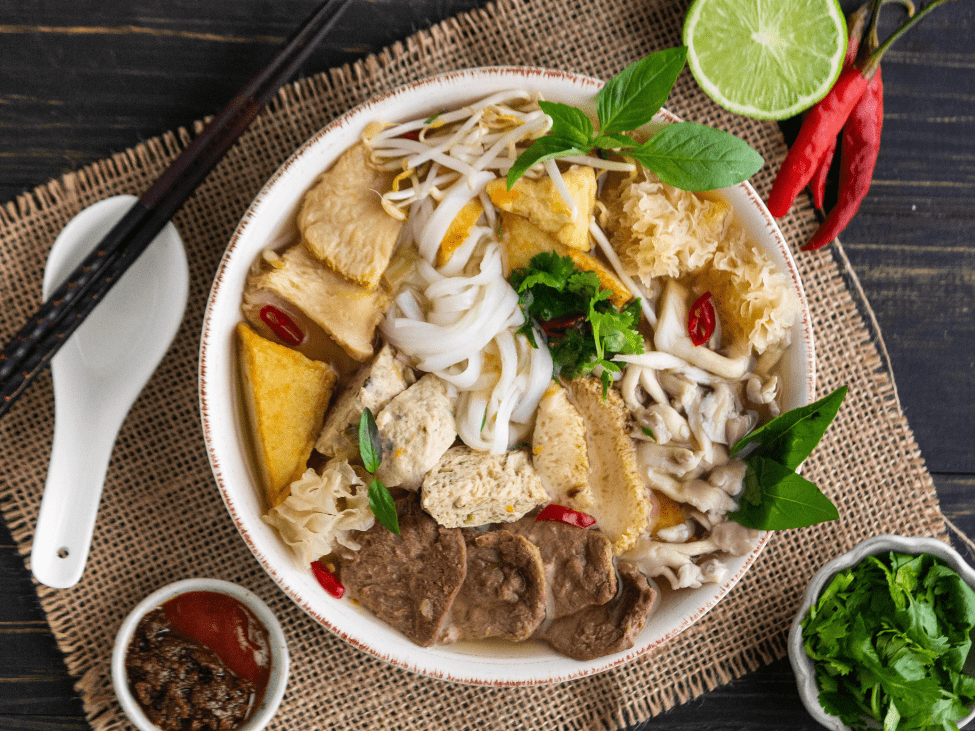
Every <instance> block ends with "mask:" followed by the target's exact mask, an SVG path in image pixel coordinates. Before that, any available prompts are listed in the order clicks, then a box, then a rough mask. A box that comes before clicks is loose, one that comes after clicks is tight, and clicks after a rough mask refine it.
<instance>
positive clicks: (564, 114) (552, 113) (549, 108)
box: [538, 101, 596, 149]
mask: <svg viewBox="0 0 975 731" xmlns="http://www.w3.org/2000/svg"><path fill="white" fill-rule="evenodd" d="M538 106H540V107H541V108H542V111H543V112H545V114H547V115H548V116H549V117H551V119H552V129H551V130H550V131H549V135H551V136H552V137H559V138H560V139H563V140H570V141H572V142H573V143H575V144H576V145H577V146H578V147H579V148H581V149H589V148H590V147H591V146H592V142H593V138H594V137H595V136H596V130H595V128H594V127H593V126H592V120H591V119H589V116H588V115H587V114H586V113H585V112H583V111H582V110H581V109H578V108H576V107H571V106H569V105H568V104H562V103H560V102H546V101H540V102H538Z"/></svg>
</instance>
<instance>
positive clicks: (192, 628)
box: [162, 591, 271, 698]
mask: <svg viewBox="0 0 975 731" xmlns="http://www.w3.org/2000/svg"><path fill="white" fill-rule="evenodd" d="M162 607H163V611H164V612H165V614H166V619H167V621H168V622H169V628H170V631H171V632H172V633H173V634H176V635H179V636H180V637H183V638H184V639H187V640H193V641H194V642H197V643H199V644H201V645H203V646H204V647H208V648H210V649H211V650H213V651H214V652H215V653H216V655H217V657H219V658H220V659H221V660H222V661H223V663H224V665H226V666H227V669H228V670H230V672H232V673H233V674H234V675H236V676H237V677H239V678H243V679H244V680H247V681H250V682H251V683H253V684H254V686H255V687H256V691H257V697H258V698H260V697H261V695H263V693H264V689H265V688H266V687H267V680H268V676H269V675H270V672H271V645H270V640H269V638H268V634H267V630H266V629H265V628H264V625H263V624H261V622H260V620H259V619H258V618H257V617H256V616H254V613H253V612H251V611H250V610H249V609H248V608H247V607H245V606H244V605H243V604H241V603H240V602H239V601H237V600H236V599H234V598H233V597H231V596H227V595H226V594H219V593H217V592H213V591H190V592H187V593H185V594H180V595H179V596H177V597H174V598H172V599H170V600H169V601H168V602H166V603H165V604H163V605H162Z"/></svg>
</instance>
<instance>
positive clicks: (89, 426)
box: [30, 359, 125, 589]
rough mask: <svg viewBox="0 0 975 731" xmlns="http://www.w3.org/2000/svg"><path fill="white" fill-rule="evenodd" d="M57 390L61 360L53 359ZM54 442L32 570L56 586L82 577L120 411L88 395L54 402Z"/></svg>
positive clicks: (34, 548) (38, 577)
mask: <svg viewBox="0 0 975 731" xmlns="http://www.w3.org/2000/svg"><path fill="white" fill-rule="evenodd" d="M53 366H54V367H53V372H54V373H53V374H54V378H55V384H54V387H55V392H57V390H58V385H59V379H58V374H59V369H58V362H57V359H55V361H54V363H53ZM55 408H56V411H57V418H56V419H55V426H54V445H53V447H52V448H51V465H50V467H49V469H48V473H47V484H46V485H45V487H44V497H43V498H42V499H41V510H40V513H39V514H38V516H37V527H36V528H35V530H34V542H33V546H32V547H31V554H30V560H31V571H32V572H33V574H34V577H35V578H36V579H37V580H38V581H40V582H41V583H42V584H46V585H47V586H52V587H54V588H56V589H66V588H68V587H69V586H74V585H75V584H77V583H78V581H79V580H80V579H81V575H82V573H84V570H85V563H86V561H87V559H88V550H89V548H90V547H91V539H92V534H93V533H94V531H95V518H96V516H97V515H98V503H99V502H100V500H101V494H102V487H103V486H104V484H105V473H106V471H107V470H108V461H109V458H110V457H111V455H112V447H113V446H114V444H115V438H116V436H117V435H118V430H119V427H120V426H121V425H122V419H123V418H124V417H125V411H124V410H123V411H122V412H121V414H120V415H118V414H117V413H112V412H113V410H111V409H103V408H99V404H98V403H95V402H93V401H92V400H91V399H88V398H83V397H81V398H79V396H78V394H77V393H75V392H73V393H72V398H70V399H67V398H62V399H60V400H56V407H55Z"/></svg>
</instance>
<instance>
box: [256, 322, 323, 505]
mask: <svg viewBox="0 0 975 731" xmlns="http://www.w3.org/2000/svg"><path fill="white" fill-rule="evenodd" d="M237 346H238V355H239V357H240V376H241V386H242V389H243V393H244V401H245V403H246V408H247V415H248V420H249V422H250V430H251V438H252V442H253V445H254V448H255V450H256V452H257V463H258V468H259V470H260V472H261V481H262V483H263V487H264V500H265V502H266V503H267V506H268V507H269V508H273V507H276V506H277V505H278V504H279V503H281V502H282V501H283V500H284V499H285V497H287V492H288V487H289V486H290V485H291V483H292V482H293V481H294V480H296V479H298V477H300V476H301V474H302V473H303V472H304V471H305V463H306V462H307V461H308V457H309V456H310V455H311V449H312V446H313V445H314V443H315V436H316V435H317V434H318V430H319V429H321V426H322V419H323V417H324V415H325V409H326V408H327V407H328V402H329V399H331V397H332V389H333V388H334V387H335V379H336V374H335V371H334V370H333V369H332V368H331V366H329V365H328V363H323V362H322V361H317V360H309V359H308V358H306V357H305V356H303V355H302V354H301V353H299V352H298V351H296V350H292V349H291V348H288V347H286V346H284V345H279V344H278V343H275V342H272V341H270V340H267V339H265V338H262V337H261V336H260V335H258V334H257V333H256V332H254V330H253V329H252V328H251V327H250V325H248V324H247V323H243V322H241V323H238V325H237Z"/></svg>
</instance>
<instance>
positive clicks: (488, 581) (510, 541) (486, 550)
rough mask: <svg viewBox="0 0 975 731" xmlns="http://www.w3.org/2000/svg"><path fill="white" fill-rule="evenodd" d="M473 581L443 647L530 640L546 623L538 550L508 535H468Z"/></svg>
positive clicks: (452, 616) (452, 615)
mask: <svg viewBox="0 0 975 731" xmlns="http://www.w3.org/2000/svg"><path fill="white" fill-rule="evenodd" d="M464 534H465V536H464V537H465V539H466V543H467V577H466V578H465V579H464V585H463V586H462V587H461V588H460V592H459V593H458V594H457V598H456V599H455V600H454V605H453V607H451V610H450V618H449V620H448V622H447V625H446V628H445V631H444V635H443V637H442V638H441V642H454V641H456V640H482V639H485V638H487V637H501V638H502V639H506V640H514V641H516V642H517V641H519V640H524V639H527V638H528V637H529V635H531V633H532V632H534V631H535V630H536V629H538V626H539V625H540V624H541V623H542V620H543V619H545V569H544V567H543V566H542V557H541V554H540V553H539V551H538V548H537V547H536V546H535V545H534V544H532V543H531V542H530V541H528V540H527V539H525V538H522V537H521V536H516V535H514V534H513V533H510V532H508V531H506V530H494V531H489V532H482V531H475V530H469V529H468V530H465V531H464Z"/></svg>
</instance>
